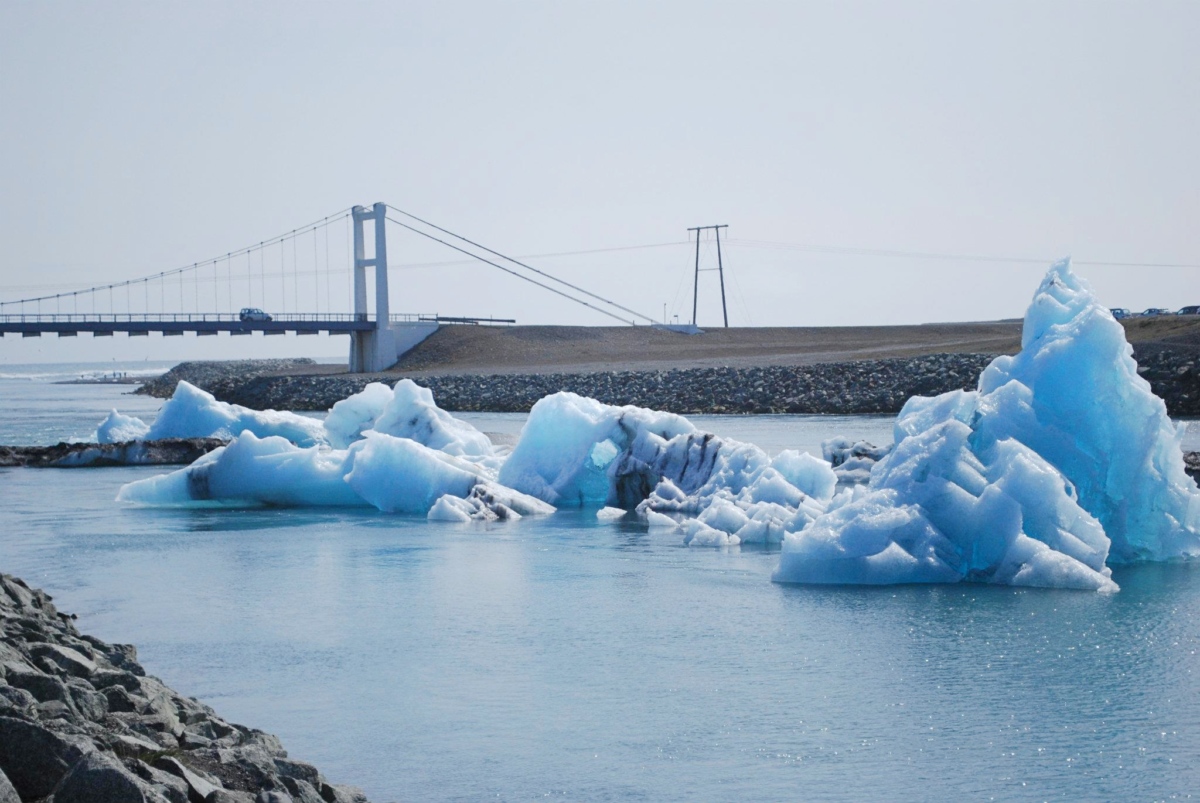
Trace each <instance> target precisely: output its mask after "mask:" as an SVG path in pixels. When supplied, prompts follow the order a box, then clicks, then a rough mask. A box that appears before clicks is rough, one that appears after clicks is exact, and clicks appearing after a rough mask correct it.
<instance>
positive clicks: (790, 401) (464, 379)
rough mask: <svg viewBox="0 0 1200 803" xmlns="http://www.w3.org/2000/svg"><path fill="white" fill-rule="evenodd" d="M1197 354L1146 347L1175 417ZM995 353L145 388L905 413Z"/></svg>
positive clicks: (475, 406) (257, 375)
mask: <svg viewBox="0 0 1200 803" xmlns="http://www.w3.org/2000/svg"><path fill="white" fill-rule="evenodd" d="M1198 356H1200V352H1197V351H1195V350H1193V349H1190V348H1189V349H1180V348H1166V347H1151V346H1147V347H1146V348H1143V349H1139V352H1138V354H1137V358H1138V360H1139V364H1140V367H1139V369H1138V371H1139V373H1140V374H1141V375H1142V376H1143V377H1144V378H1145V379H1146V380H1148V381H1149V382H1150V386H1151V388H1152V389H1153V390H1154V392H1155V393H1156V394H1157V395H1158V396H1159V397H1160V398H1162V399H1164V400H1165V401H1166V403H1167V410H1168V411H1169V412H1170V414H1171V415H1173V416H1200V372H1198V371H1197V368H1196V366H1197V357H1198ZM994 357H995V355H993V354H934V355H929V356H924V357H911V358H894V359H883V360H856V361H851V362H838V363H819V364H816V365H807V366H761V367H722V368H686V369H676V370H662V371H602V372H586V373H582V372H581V373H539V374H487V375H481V374H469V375H461V374H456V375H422V374H415V375H410V374H396V373H388V374H347V373H315V372H308V371H306V370H304V368H303V366H302V365H298V366H296V367H295V368H293V369H291V370H287V369H282V370H281V369H280V368H279V367H278V366H274V365H272V366H270V367H265V366H263V367H258V368H255V367H254V365H253V363H255V362H257V361H239V362H236V363H183V364H180V365H179V366H176V368H175V369H173V370H172V371H171V372H170V373H169V374H167V375H165V376H164V377H161V378H160V379H159V380H156V381H155V382H153V383H148V384H147V385H146V386H144V387H143V388H142V390H141V391H140V392H144V393H148V394H150V395H154V396H159V397H162V398H166V397H168V396H170V395H171V393H172V392H173V391H174V387H175V382H177V381H178V380H179V379H186V380H187V381H188V382H191V383H192V384H194V385H197V386H198V387H201V388H203V389H205V390H207V391H209V392H210V393H212V394H213V395H215V396H216V397H217V398H218V399H220V400H222V401H227V402H232V403H234V404H241V405H243V406H246V407H252V408H255V409H259V410H263V409H279V410H320V411H324V410H327V409H329V408H330V407H331V406H332V405H333V404H334V403H335V402H337V401H339V400H341V399H344V398H346V397H347V396H349V395H351V394H354V393H357V392H359V391H360V390H362V389H363V387H364V386H366V385H367V383H369V382H380V381H382V382H388V383H394V382H396V380H398V379H400V378H401V377H402V376H410V378H412V379H413V380H414V381H416V382H417V383H418V384H421V385H424V386H426V387H428V388H429V389H430V390H432V391H433V394H434V398H436V399H437V403H438V406H440V407H442V408H443V409H445V410H450V411H454V412H463V411H468V412H528V410H529V408H530V407H532V406H533V404H534V402H536V401H537V400H538V399H540V398H542V397H543V396H546V395H549V394H551V393H555V392H557V391H560V390H569V391H572V392H574V393H578V394H580V395H583V396H590V397H591V398H594V399H597V400H599V401H601V402H604V403H606V404H617V405H622V404H634V405H638V406H640V407H649V408H652V409H656V410H666V411H669V412H674V413H682V414H704V413H742V414H747V413H751V414H764V413H765V414H769V413H810V414H812V413H816V414H835V415H848V414H867V413H897V412H899V411H900V408H901V407H902V406H903V404H904V402H905V401H906V400H907V399H908V398H909V397H910V396H914V395H922V396H934V395H937V394H939V393H945V392H947V391H950V390H958V389H972V388H974V387H975V385H976V382H977V381H978V378H979V373H980V372H981V371H982V370H983V368H984V367H985V366H986V365H987V364H988V363H989V362H991V360H992V359H994ZM270 362H272V363H274V362H278V361H270Z"/></svg>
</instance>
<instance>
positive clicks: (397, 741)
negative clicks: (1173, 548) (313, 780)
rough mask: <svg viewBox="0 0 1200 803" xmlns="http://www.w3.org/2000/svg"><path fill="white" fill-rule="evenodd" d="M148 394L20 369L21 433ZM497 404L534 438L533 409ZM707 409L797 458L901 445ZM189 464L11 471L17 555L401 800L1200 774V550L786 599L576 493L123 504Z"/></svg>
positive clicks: (727, 792)
mask: <svg viewBox="0 0 1200 803" xmlns="http://www.w3.org/2000/svg"><path fill="white" fill-rule="evenodd" d="M125 390H127V388H112V387H95V386H52V385H47V384H45V383H39V382H31V381H25V382H15V381H11V380H0V398H2V399H3V400H4V401H5V402H6V404H5V407H6V409H7V410H8V411H9V415H8V418H7V419H6V420H5V421H3V422H2V424H0V442H12V441H14V440H16V441H18V442H37V441H38V440H40V441H42V442H51V441H57V440H59V439H61V438H63V437H66V436H70V435H75V436H78V437H85V436H86V435H87V433H88V431H89V430H90V429H91V428H93V427H94V425H95V423H96V422H97V421H98V420H99V419H100V418H102V417H103V415H104V413H105V412H107V410H108V408H110V407H113V406H117V407H119V408H120V409H121V410H122V411H124V412H132V413H135V414H138V415H143V416H145V417H150V415H151V414H152V413H153V411H154V409H156V408H157V406H158V404H159V402H157V401H155V400H150V399H143V398H141V397H130V396H123V395H121V394H122V393H123V392H124V391H125ZM472 420H473V421H474V422H475V423H476V425H477V426H480V428H482V429H484V430H485V431H490V432H496V433H501V434H502V433H506V432H507V433H510V434H512V433H515V432H516V431H519V427H520V423H521V420H522V419H521V417H520V416H498V415H493V416H474V417H472ZM695 420H696V421H697V423H698V424H700V425H701V426H703V427H705V428H709V429H713V430H715V431H717V432H720V433H723V434H728V435H730V436H732V437H739V438H743V439H746V440H752V441H754V442H756V443H759V444H760V445H763V446H764V448H767V449H768V450H769V451H778V450H779V449H782V448H804V449H810V450H815V449H817V448H819V442H820V440H821V439H822V438H824V437H829V436H830V435H833V434H838V433H845V434H849V435H855V436H860V437H862V436H866V437H871V438H874V439H875V440H876V442H886V441H887V440H888V436H887V433H888V432H890V421H889V420H888V419H886V418H870V417H867V418H856V417H850V418H822V417H789V416H772V417H764V418H757V419H744V418H743V419H739V418H733V417H696V418H695ZM55 421H57V422H58V426H57V427H55V425H54V422H55ZM37 433H41V435H40V436H39V435H37ZM18 436H20V437H18ZM1194 437H1195V435H1194V434H1192V433H1189V440H1192V439H1193V438H1194ZM159 471H160V470H159V469H154V468H130V469H103V470H41V471H37V470H27V469H0V569H3V570H4V571H7V572H12V573H15V574H17V575H19V576H22V577H24V578H26V579H27V580H28V581H30V582H31V583H34V584H37V585H41V586H43V587H45V588H46V589H47V590H48V591H50V592H51V593H52V594H54V595H55V597H56V601H57V602H58V603H59V604H60V605H61V606H62V607H63V608H64V609H65V610H68V611H74V612H76V613H78V614H79V616H80V620H79V622H78V624H79V626H80V628H81V629H82V630H84V631H85V632H90V633H94V634H96V635H98V636H100V637H102V638H105V639H108V640H112V641H124V642H132V643H135V644H137V645H138V648H139V652H140V656H141V660H142V662H143V663H144V664H145V665H146V667H147V670H148V671H149V672H151V673H153V674H155V675H158V676H160V677H162V678H163V679H164V680H166V681H167V682H168V683H170V684H171V685H173V686H174V687H175V688H177V689H179V690H180V691H182V692H184V693H186V694H191V695H195V696H197V697H199V698H200V699H202V700H204V701H205V702H207V703H209V704H211V705H213V706H214V707H215V708H216V709H217V710H218V711H219V712H220V713H221V714H222V715H223V716H225V717H227V718H230V719H233V720H235V721H238V722H242V723H245V724H249V725H252V726H254V727H259V728H262V729H264V730H267V731H271V732H274V733H277V734H278V735H279V736H280V737H281V738H282V739H283V741H284V743H285V745H287V747H288V749H289V750H290V751H291V753H292V755H294V756H296V757H299V758H302V759H304V760H308V761H312V762H314V763H316V764H317V765H318V766H319V767H321V769H322V771H323V772H324V773H325V774H326V775H327V776H329V777H331V778H332V779H334V780H335V781H338V782H345V783H354V784H358V785H361V786H363V787H364V788H365V789H366V791H367V792H368V794H369V795H370V796H371V797H372V798H373V799H374V800H377V801H386V800H393V799H396V800H478V799H484V798H487V799H501V800H528V799H533V798H543V797H557V798H561V799H567V800H630V799H632V800H653V801H659V800H700V799H708V800H762V801H774V800H798V799H838V800H863V799H897V800H944V799H951V798H953V799H960V798H965V799H1000V800H1035V799H1037V800H1040V799H1063V800H1105V799H1107V800H1124V799H1139V800H1141V799H1146V800H1153V799H1173V798H1186V797H1188V796H1189V795H1191V794H1193V790H1195V789H1196V788H1197V786H1198V785H1200V765H1198V763H1197V760H1196V756H1197V755H1198V754H1200V678H1198V677H1197V673H1198V671H1200V657H1198V655H1197V649H1198V648H1200V567H1196V566H1191V565H1169V566H1143V567H1137V568H1134V569H1128V570H1123V571H1119V572H1117V581H1118V582H1119V583H1120V584H1121V587H1122V591H1121V593H1119V594H1117V595H1115V596H1111V597H1106V596H1100V595H1095V594H1088V593H1081V592H1056V591H1042V590H1014V589H1007V588H991V587H981V586H934V587H919V586H918V587H897V588H870V589H864V588H799V587H787V586H779V585H776V584H773V583H771V582H770V579H769V578H770V573H771V571H772V569H773V568H774V566H775V564H776V562H777V560H778V556H777V553H774V552H771V551H766V550H761V549H749V548H742V549H737V548H734V549H729V550H708V549H688V548H686V547H683V546H681V545H680V542H679V537H678V536H677V535H667V534H658V533H653V534H648V533H647V532H646V531H645V530H643V529H642V528H640V527H639V526H637V525H636V523H634V522H624V521H623V522H618V523H616V524H601V523H599V522H597V521H596V519H595V517H594V516H593V515H591V514H585V513H581V512H578V511H560V513H558V514H556V515H555V516H552V517H549V518H544V519H539V520H533V519H524V520H522V521H519V522H513V523H508V524H504V525H490V526H489V525H479V526H474V525H462V526H458V525H446V524H437V525H430V524H428V523H426V522H425V521H423V520H421V519H418V518H405V517H398V516H387V515H382V514H376V513H368V512H361V511H349V510H336V511H318V512H313V511H294V510H242V511H211V510H207V511H186V510H174V511H163V510H139V509H130V508H123V507H119V506H117V505H115V504H114V503H113V501H112V499H113V496H114V495H115V494H116V491H117V488H119V487H120V485H121V484H123V483H125V482H128V481H130V480H133V479H137V478H140V477H145V476H150V475H152V474H155V473H159Z"/></svg>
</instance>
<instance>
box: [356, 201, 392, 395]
mask: <svg viewBox="0 0 1200 803" xmlns="http://www.w3.org/2000/svg"><path fill="white" fill-rule="evenodd" d="M351 214H352V217H353V219H354V316H355V318H356V319H358V320H363V321H365V320H367V268H369V267H374V268H375V327H374V328H373V329H370V330H367V331H362V332H353V333H352V334H351V335H350V370H351V371H353V372H355V373H373V372H375V371H382V370H384V369H386V368H390V367H391V366H392V365H393V364H395V362H396V338H395V335H394V334H393V332H392V315H391V309H390V307H389V305H388V274H387V204H384V203H377V204H375V205H374V206H373V207H371V209H370V210H369V211H368V210H367V209H366V208H365V207H362V206H356V207H354V209H352V210H351ZM368 220H370V221H372V223H373V224H374V228H375V255H374V256H373V257H371V258H370V259H368V258H367V256H366V240H365V238H364V236H363V223H364V222H365V221H368Z"/></svg>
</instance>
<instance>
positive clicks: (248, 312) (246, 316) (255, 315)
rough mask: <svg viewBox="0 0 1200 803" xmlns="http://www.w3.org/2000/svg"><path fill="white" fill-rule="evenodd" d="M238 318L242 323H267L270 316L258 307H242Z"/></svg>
mask: <svg viewBox="0 0 1200 803" xmlns="http://www.w3.org/2000/svg"><path fill="white" fill-rule="evenodd" d="M238 318H240V319H241V320H243V321H269V320H271V316H270V315H268V314H267V313H265V312H263V311H262V310H260V309H259V308H258V307H243V308H242V311H241V312H240V313H238Z"/></svg>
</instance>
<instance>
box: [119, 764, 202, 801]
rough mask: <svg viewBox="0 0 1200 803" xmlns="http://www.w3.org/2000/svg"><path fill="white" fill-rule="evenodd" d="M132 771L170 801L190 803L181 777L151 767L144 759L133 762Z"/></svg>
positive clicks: (185, 784)
mask: <svg viewBox="0 0 1200 803" xmlns="http://www.w3.org/2000/svg"><path fill="white" fill-rule="evenodd" d="M133 772H134V774H136V775H137V776H138V777H139V778H141V779H142V780H143V781H145V782H146V783H148V784H149V785H150V786H151V787H153V788H154V790H155V791H157V792H158V793H159V794H160V795H162V796H163V797H165V798H166V799H167V800H168V801H170V803H191V800H190V798H189V797H188V785H187V782H185V781H184V780H183V779H182V778H177V777H175V776H174V775H172V774H171V773H169V772H163V771H162V770H160V769H155V768H154V767H151V766H150V765H149V764H147V763H146V762H144V761H135V762H134V763H133Z"/></svg>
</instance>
